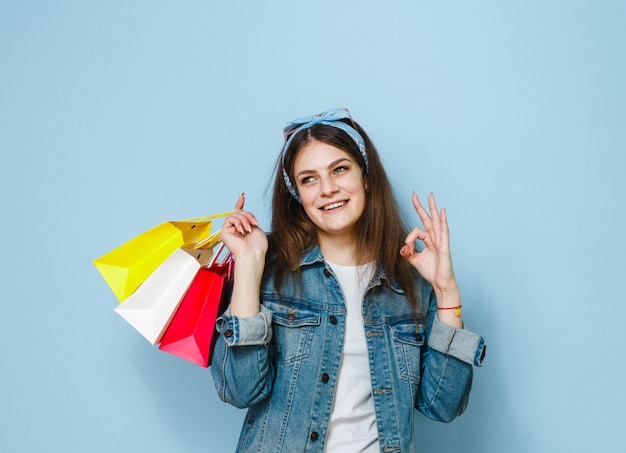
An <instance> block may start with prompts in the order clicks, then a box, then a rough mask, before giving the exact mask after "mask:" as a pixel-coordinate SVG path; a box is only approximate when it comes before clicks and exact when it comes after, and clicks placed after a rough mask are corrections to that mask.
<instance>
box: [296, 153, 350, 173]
mask: <svg viewBox="0 0 626 453" xmlns="http://www.w3.org/2000/svg"><path fill="white" fill-rule="evenodd" d="M343 161H348V162H350V163H352V161H351V160H350V159H348V158H347V157H340V158H339V159H337V160H334V161H332V162H331V163H330V164H328V167H326V168H332V167H334V166H336V165H338V164H340V163H341V162H343ZM311 173H315V170H302V171H300V172H298V174H297V175H296V178H299V177H300V176H301V175H308V174H311Z"/></svg>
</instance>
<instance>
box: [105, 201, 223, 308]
mask: <svg viewBox="0 0 626 453" xmlns="http://www.w3.org/2000/svg"><path fill="white" fill-rule="evenodd" d="M230 214H231V212H224V213H221V214H214V215H210V216H205V217H197V218H193V219H186V220H181V221H170V222H164V223H162V224H160V225H157V226H155V227H154V228H151V229H149V230H148V231H145V232H144V233H142V234H140V235H139V236H136V237H135V238H133V239H131V240H129V241H128V242H126V243H124V244H122V245H120V246H119V247H117V248H115V249H113V250H112V251H110V252H109V253H106V254H105V255H103V256H101V257H100V258H98V259H96V260H95V261H94V262H93V264H94V265H95V266H96V268H97V269H98V271H99V272H100V273H101V274H102V276H103V277H104V280H105V281H106V282H107V284H108V285H109V287H110V288H111V290H113V293H114V294H115V295H116V296H117V298H118V300H119V301H120V302H122V301H124V300H125V299H126V298H127V297H128V296H130V295H131V294H132V293H133V292H134V291H135V290H136V289H137V288H138V287H139V285H141V283H143V282H144V281H145V280H146V279H147V278H148V276H149V275H150V274H152V273H153V272H154V271H155V270H156V269H157V268H158V267H159V266H160V265H161V264H162V263H163V262H164V261H165V260H166V259H167V258H168V257H169V256H171V255H172V253H174V251H175V250H176V249H178V248H181V247H184V248H188V249H202V248H211V247H212V246H213V245H215V244H216V243H217V242H219V231H218V232H216V233H214V234H211V226H212V223H213V220H214V219H217V218H220V217H227V216H228V215H230Z"/></svg>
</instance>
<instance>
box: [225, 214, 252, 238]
mask: <svg viewBox="0 0 626 453" xmlns="http://www.w3.org/2000/svg"><path fill="white" fill-rule="evenodd" d="M251 220H252V221H251ZM255 223H256V219H254V216H253V215H252V214H251V213H249V212H244V211H237V212H233V213H232V214H231V215H229V216H228V217H227V218H226V220H225V221H224V225H223V228H229V227H233V228H234V229H235V231H237V232H238V233H240V234H242V235H245V234H246V232H247V233H251V232H252V226H256V225H255Z"/></svg>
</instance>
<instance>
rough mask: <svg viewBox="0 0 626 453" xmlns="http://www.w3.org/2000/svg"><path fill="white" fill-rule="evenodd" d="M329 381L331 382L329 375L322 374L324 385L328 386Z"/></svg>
mask: <svg viewBox="0 0 626 453" xmlns="http://www.w3.org/2000/svg"><path fill="white" fill-rule="evenodd" d="M329 380H330V376H329V375H328V373H324V374H322V382H323V383H324V384H326V383H327V382H328V381H329Z"/></svg>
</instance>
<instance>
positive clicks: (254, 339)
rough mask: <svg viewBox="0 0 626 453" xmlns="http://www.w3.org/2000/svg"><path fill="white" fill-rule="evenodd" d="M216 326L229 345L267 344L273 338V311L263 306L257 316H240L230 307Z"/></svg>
mask: <svg viewBox="0 0 626 453" xmlns="http://www.w3.org/2000/svg"><path fill="white" fill-rule="evenodd" d="M215 326H216V328H217V331H218V332H219V334H220V335H222V336H223V337H224V341H225V342H226V345H227V346H265V345H267V344H268V343H269V342H270V340H271V339H272V312H271V311H270V310H268V309H267V308H266V307H264V306H261V311H260V312H259V314H257V315H256V316H252V317H249V318H239V317H237V316H232V315H231V313H230V307H228V309H227V310H226V311H225V312H224V314H223V315H222V316H220V317H219V318H218V320H217V322H216V325H215Z"/></svg>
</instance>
